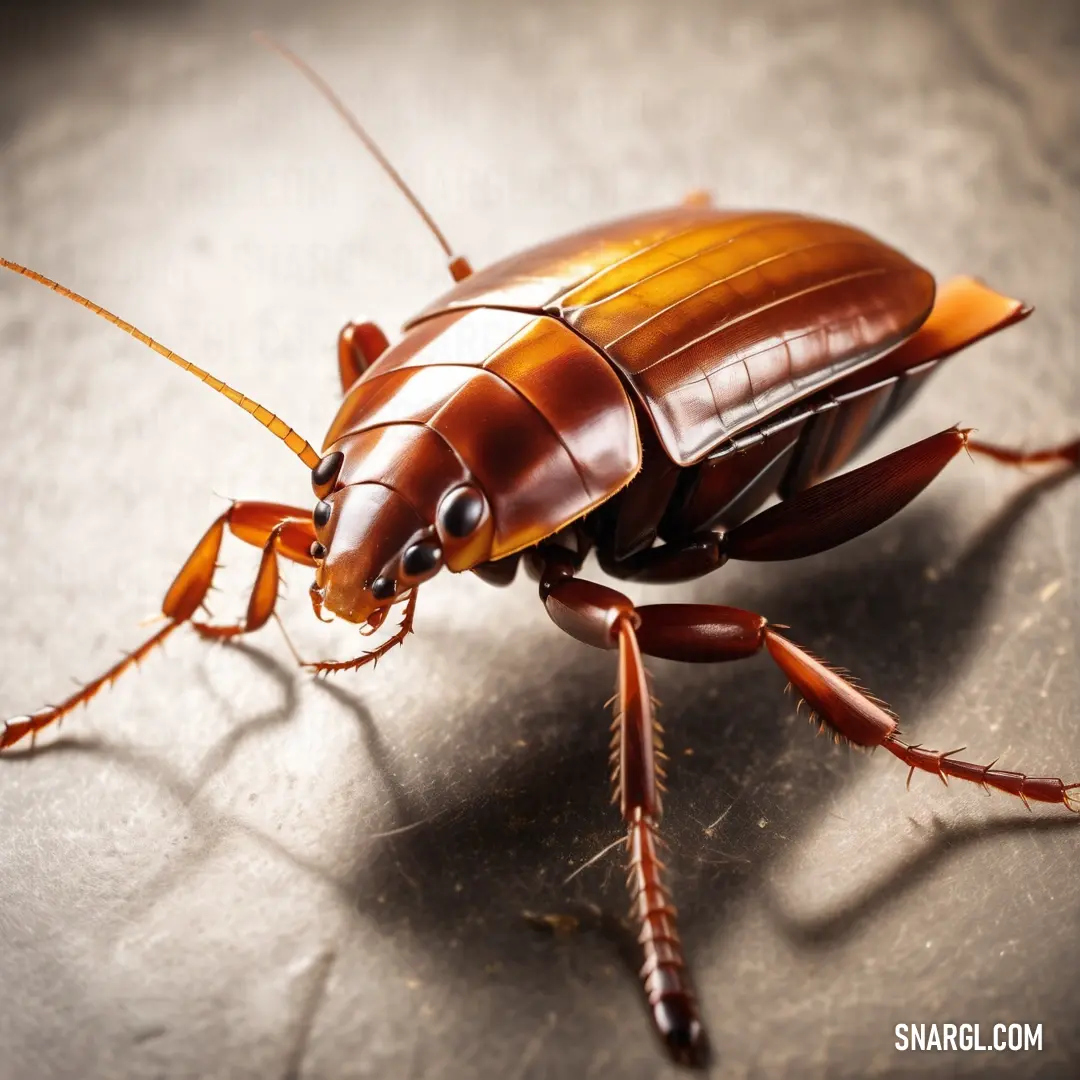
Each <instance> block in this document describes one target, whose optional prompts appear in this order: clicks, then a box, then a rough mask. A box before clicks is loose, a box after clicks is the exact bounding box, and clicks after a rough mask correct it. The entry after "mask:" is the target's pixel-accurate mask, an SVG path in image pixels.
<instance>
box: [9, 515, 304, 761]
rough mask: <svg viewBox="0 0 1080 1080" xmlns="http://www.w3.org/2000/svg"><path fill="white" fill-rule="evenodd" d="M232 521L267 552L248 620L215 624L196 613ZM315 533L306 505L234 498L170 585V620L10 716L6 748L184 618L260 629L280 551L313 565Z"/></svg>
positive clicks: (273, 596)
mask: <svg viewBox="0 0 1080 1080" xmlns="http://www.w3.org/2000/svg"><path fill="white" fill-rule="evenodd" d="M226 526H228V527H229V530H230V531H231V532H232V533H233V534H234V535H235V536H238V537H239V538H240V539H241V540H243V541H244V542H245V543H248V544H254V545H256V546H259V547H262V548H263V557H262V562H261V563H260V565H259V571H258V574H257V575H256V579H255V586H254V588H253V590H252V594H251V600H250V602H249V603H248V611H247V617H246V618H245V620H244V622H243V623H241V624H237V625H235V626H210V625H208V624H206V623H199V622H194V620H193V619H192V617H193V616H194V614H195V612H196V611H198V610H199V608H201V607H202V606H203V602H204V601H205V599H206V594H207V592H208V591H209V589H210V584H211V582H212V580H213V576H214V571H215V569H216V568H217V558H218V552H219V550H220V549H221V541H222V537H223V536H224V533H225V527H226ZM314 539H315V529H314V523H313V522H312V520H311V516H310V515H309V514H308V512H307V511H305V510H301V509H298V508H296V507H292V506H282V505H280V504H277V503H261V502H238V503H233V505H232V506H230V507H229V509H228V510H226V511H225V513H224V514H222V515H221V516H220V517H219V518H218V519H217V520H216V521H215V522H214V523H213V525H211V526H210V528H209V529H207V531H206V533H205V535H204V536H203V538H202V539H201V540H200V541H199V543H198V544H197V545H196V547H195V550H194V551H193V552H192V553H191V554H190V555H189V556H188V559H187V562H185V563H184V565H183V567H182V568H181V570H180V573H179V574H177V575H176V578H175V580H174V581H173V583H172V585H170V586H169V591H168V592H167V593H166V594H165V600H164V601H163V603H162V605H161V613H162V615H164V617H165V618H166V619H168V622H167V623H166V624H165V626H163V627H162V628H161V629H160V630H159V631H158V632H157V633H156V634H154V635H153V636H152V637H150V638H148V639H147V640H146V641H144V642H143V643H142V644H141V645H140V646H139V647H138V648H137V649H135V650H134V651H133V652H130V653H128V654H127V655H126V656H124V658H123V659H122V660H120V662H119V663H117V664H114V665H113V666H112V667H111V668H109V670H108V671H106V672H105V673H104V674H103V675H99V676H98V677H97V678H96V679H92V680H91V681H90V682H88V683H86V684H85V685H84V686H82V687H81V688H80V689H79V690H78V691H76V693H74V694H72V695H71V697H69V698H67V700H65V701H63V702H61V703H60V704H59V705H51V706H49V707H48V708H45V709H42V710H40V711H38V712H36V713H34V714H33V715H32V716H26V717H18V718H16V719H14V720H10V721H7V722H5V724H4V728H3V731H2V732H0V750H3V749H5V748H6V747H8V746H12V745H13V744H14V743H17V742H18V741H19V740H20V739H22V738H24V737H25V736H27V735H29V736H31V738H34V737H35V736H36V735H37V732H39V731H40V730H41V729H42V728H44V727H47V726H48V725H49V724H52V723H54V722H59V721H61V720H62V719H63V718H64V717H65V716H66V715H67V714H68V713H70V712H71V711H72V710H74V709H76V708H77V707H78V706H79V705H83V704H85V703H86V702H88V701H89V700H90V699H91V698H93V697H94V696H95V695H96V694H97V693H98V692H99V691H100V690H102V689H103V688H104V687H106V686H111V685H112V684H113V683H114V682H116V680H117V679H118V678H120V676H121V675H123V674H124V672H125V671H127V670H128V669H129V668H132V667H134V666H136V665H137V664H138V663H139V662H140V661H141V660H142V659H143V657H145V656H146V655H147V654H148V653H150V652H152V651H153V650H154V649H155V648H156V647H157V646H158V645H160V644H161V643H162V642H163V641H164V640H165V639H166V638H167V637H168V636H169V635H170V634H171V633H172V632H173V631H174V630H175V629H176V628H177V627H178V626H180V625H181V624H182V623H185V622H189V621H191V622H192V625H194V626H195V628H196V629H197V630H198V631H199V633H201V634H203V635H204V636H207V637H232V636H234V635H236V634H243V633H250V632H252V631H254V630H258V629H259V627H261V626H263V625H264V624H265V622H266V620H267V619H269V618H270V615H271V613H272V612H273V610H274V603H275V602H276V600H277V588H278V569H277V555H278V554H279V553H280V554H281V555H284V556H285V557H286V558H287V559H291V560H292V561H293V562H299V563H303V564H304V565H306V566H313V565H314V561H313V560H312V558H311V555H310V553H309V551H308V549H309V548H310V546H311V544H312V542H313V541H314Z"/></svg>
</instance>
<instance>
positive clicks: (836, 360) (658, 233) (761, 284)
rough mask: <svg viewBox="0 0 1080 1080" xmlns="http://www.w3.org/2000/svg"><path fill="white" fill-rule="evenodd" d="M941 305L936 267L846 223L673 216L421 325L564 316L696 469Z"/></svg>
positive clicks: (505, 266)
mask: <svg viewBox="0 0 1080 1080" xmlns="http://www.w3.org/2000/svg"><path fill="white" fill-rule="evenodd" d="M933 300H934V280H933V278H932V277H931V276H930V274H929V273H927V272H926V271H925V270H923V269H922V268H921V267H919V266H918V265H916V264H915V263H913V262H912V261H911V260H910V259H908V258H907V257H906V256H904V255H902V254H901V253H900V252H898V251H896V250H894V249H893V248H890V247H888V246H886V245H885V244H882V243H881V242H880V241H878V240H875V239H874V238H873V237H871V236H869V235H868V234H866V233H864V232H861V231H860V230H858V229H854V228H852V227H850V226H847V225H842V224H838V223H836V222H831V221H825V220H822V219H818V218H809V217H804V216H802V215H798V214H791V213H783V212H744V211H720V210H715V209H712V208H696V207H695V208H691V207H679V208H676V209H673V210H667V211H660V212H657V213H652V214H645V215H640V216H638V217H634V218H627V219H624V220H622V221H618V222H614V223H612V224H610V225H606V226H601V227H599V228H595V229H590V230H588V231H586V232H582V233H578V234H575V235H573V236H569V237H564V238H562V239H560V240H556V241H553V242H551V243H549V244H544V245H542V246H540V247H537V248H533V249H531V250H529V251H526V252H523V253H521V254H519V255H515V256H513V257H511V258H509V259H505V260H503V261H502V262H499V263H496V264H495V265H493V266H491V267H488V268H487V269H485V270H482V271H480V272H478V273H476V274H474V275H472V276H471V277H469V278H466V279H465V280H464V281H463V282H461V283H459V284H458V285H457V286H456V287H455V288H454V289H453V290H451V292H449V293H447V294H446V295H445V296H443V297H442V298H440V299H439V300H437V301H436V302H435V303H434V304H433V305H431V306H430V307H429V308H428V309H426V310H425V311H424V312H422V313H421V314H420V315H419V316H418V317H417V319H415V320H413V323H414V324H415V323H417V322H420V321H422V320H424V319H427V318H430V317H431V316H432V315H434V314H436V313H438V312H440V311H446V310H451V309H460V308H471V307H504V308H511V309H516V310H522V311H536V312H540V311H543V312H546V313H548V314H552V315H558V316H559V317H561V318H562V319H563V320H565V321H566V322H567V323H568V324H569V325H570V326H571V327H572V328H573V329H574V330H575V331H576V332H577V333H578V334H580V335H581V337H583V338H585V339H586V340H587V341H589V342H590V343H592V344H594V345H595V346H596V347H597V348H598V349H601V350H603V351H604V352H605V353H606V355H607V356H608V358H609V359H610V360H611V361H612V363H614V364H615V366H616V367H617V368H618V369H619V370H620V371H621V372H622V374H623V375H624V376H625V377H626V379H627V381H628V382H629V384H630V385H631V386H632V387H633V388H634V390H635V391H636V392H637V395H638V397H639V398H640V400H641V402H642V404H643V405H644V406H645V409H646V411H647V412H648V414H649V416H650V418H651V420H652V422H653V425H654V426H655V428H656V431H657V433H658V434H659V436H660V439H661V442H662V443H663V445H664V448H665V450H666V451H667V452H668V454H670V456H671V457H672V459H673V460H674V461H675V462H676V463H678V464H680V465H689V464H692V463H694V462H695V461H698V460H700V459H701V458H702V457H703V456H705V455H706V454H708V453H709V452H710V451H711V450H712V449H714V448H715V447H716V446H717V445H718V444H719V443H721V442H722V441H723V440H725V439H727V438H730V437H731V436H732V435H735V434H737V433H739V432H740V431H743V430H745V429H746V428H748V427H751V426H753V425H754V424H756V423H757V422H759V421H760V420H762V419H763V418H765V417H767V416H770V415H772V414H773V413H775V412H777V411H778V410H779V409H781V408H784V407H785V406H787V405H790V404H792V403H793V402H795V401H798V400H799V399H800V398H803V397H805V396H807V395H808V394H811V393H813V392H814V391H816V390H818V389H819V388H821V387H823V386H826V385H828V384H829V383H831V382H834V381H835V380H837V379H839V378H840V377H842V376H844V375H846V374H848V373H849V372H851V371H853V370H855V369H856V368H859V367H861V366H862V365H864V364H867V363H869V362H870V361H872V360H874V359H876V358H877V357H880V356H881V355H883V354H884V353H886V352H888V351H889V350H890V349H892V348H894V347H896V346H897V345H899V344H900V343H901V342H902V341H904V340H905V339H906V338H908V337H910V336H911V334H913V333H914V332H915V330H917V329H918V327H919V326H920V325H921V323H922V322H923V320H924V319H925V318H926V316H927V315H928V314H929V311H930V308H931V307H932V305H933ZM552 359H553V362H554V359H555V358H554V357H553V358H552Z"/></svg>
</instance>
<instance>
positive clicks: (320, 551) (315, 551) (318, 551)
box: [310, 540, 326, 562]
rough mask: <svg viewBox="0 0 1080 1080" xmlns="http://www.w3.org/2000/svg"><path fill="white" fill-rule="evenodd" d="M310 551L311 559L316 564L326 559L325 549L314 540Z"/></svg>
mask: <svg viewBox="0 0 1080 1080" xmlns="http://www.w3.org/2000/svg"><path fill="white" fill-rule="evenodd" d="M310 550H311V557H312V558H313V559H315V560H316V562H321V561H322V560H323V559H325V558H326V548H324V547H323V546H322V544H320V543H319V541H318V540H316V541H315V543H314V544H312V545H311V548H310Z"/></svg>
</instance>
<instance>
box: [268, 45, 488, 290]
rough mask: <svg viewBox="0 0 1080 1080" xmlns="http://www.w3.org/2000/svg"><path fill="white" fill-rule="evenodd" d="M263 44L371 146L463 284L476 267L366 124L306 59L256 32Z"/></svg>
mask: <svg viewBox="0 0 1080 1080" xmlns="http://www.w3.org/2000/svg"><path fill="white" fill-rule="evenodd" d="M251 36H252V37H253V38H254V39H255V40H256V41H257V42H258V43H259V44H260V45H263V46H265V47H266V48H267V49H270V50H272V51H273V52H276V53H277V54H278V55H279V56H281V57H282V58H283V59H285V60H286V61H287V62H288V63H290V64H292V66H293V67H294V68H296V70H297V71H299V72H300V74H301V75H303V76H304V78H305V79H307V80H308V82H310V83H311V85H312V86H314V87H315V89H316V90H318V91H319V93H320V94H322V96H323V97H324V98H325V99H326V100H327V101H328V102H329V103H330V105H331V107H332V108H333V109H334V111H335V112H336V113H337V114H338V116H340V117H341V119H342V120H344V121H345V123H346V124H348V125H349V127H350V129H351V130H352V132H353V134H355V135H356V136H357V138H359V139H360V141H361V142H362V143H363V144H364V146H366V147H367V149H368V152H369V153H370V154H371V156H372V157H373V158H374V159H375V160H376V161H377V162H378V163H379V164H380V165H381V166H382V167H383V170H384V171H385V172H386V174H387V176H389V177H390V179H391V180H392V181H393V183H394V185H395V186H396V187H397V189H398V191H400V192H401V194H402V195H404V196H405V198H406V199H408V200H409V202H410V203H412V205H413V209H414V210H415V211H416V212H417V213H418V214H419V215H420V216H421V217H422V218H423V219H424V224H425V225H427V227H428V228H429V229H430V230H431V232H432V235H434V237H435V239H436V240H437V241H438V242H439V246H440V247H441V248H442V249H443V251H444V252H445V253H446V258H447V261H448V262H449V264H450V265H449V269H450V274H451V275H452V277H453V279H454V280H455V281H461V280H462V279H463V278H467V277H468V276H469V275H470V274H471V273H472V267H471V266H469V263H468V260H467V259H465V258H464V256H461V255H458V256H455V255H454V252H453V251H452V250H451V247H450V244H449V243H448V242H447V239H446V237H445V236H444V235H443V231H442V229H440V228H439V226H438V225H436V224H435V219H434V218H433V217H432V216H431V215H430V214H429V213H428V212H427V210H425V209H424V204H423V203H421V202H420V200H419V199H418V198H417V197H416V195H415V194H414V192H413V190H412V188H410V187H409V185H408V184H406V183H405V181H404V180H403V179H402V177H401V173H399V172H398V171H397V169H395V168H394V166H393V165H391V164H390V162H389V160H388V159H387V157H386V155H385V154H384V153H383V152H382V150H380V149H379V146H378V144H377V143H376V142H375V140H374V139H373V138H372V137H371V136H370V135H369V134H368V133H367V132H366V131H365V130H364V128H363V125H362V124H361V123H360V121H359V120H357V118H356V117H355V116H354V115H353V114H352V113H351V112H350V111H349V110H348V109H347V108H346V107H345V104H344V102H342V100H341V98H339V97H338V96H337V94H335V93H334V91H333V90H331V89H330V86H329V84H328V83H327V82H326V80H325V79H324V78H323V77H322V76H321V75H319V74H318V72H316V71H315V70H314V69H313V68H312V67H310V66H309V65H308V64H307V63H306V62H305V61H304V60H301V59H300V57H299V56H297V55H296V53H294V52H293V51H292V49H290V48H288V47H287V46H285V45H282V44H281V42H280V41H276V40H275V39H274V38H272V37H271V36H270V35H269V34H267V33H264V32H263V31H262V30H256V31H255V33H253V34H252V35H251Z"/></svg>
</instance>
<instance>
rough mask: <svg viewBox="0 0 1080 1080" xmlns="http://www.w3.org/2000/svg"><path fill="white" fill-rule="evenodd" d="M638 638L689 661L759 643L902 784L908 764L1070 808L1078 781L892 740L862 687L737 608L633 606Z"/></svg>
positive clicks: (816, 710)
mask: <svg viewBox="0 0 1080 1080" xmlns="http://www.w3.org/2000/svg"><path fill="white" fill-rule="evenodd" d="M637 613H638V615H639V617H640V619H641V626H640V627H639V629H638V638H639V641H640V643H641V647H642V649H643V651H644V652H645V653H647V654H649V655H652V656H661V657H666V658H668V659H672V660H685V661H689V662H691V663H709V662H715V661H720V660H738V659H741V658H742V657H744V656H749V655H751V654H753V653H754V652H757V651H759V650H760V649H762V648H764V649H766V650H767V651H768V653H769V655H770V656H771V657H772V659H773V661H774V662H775V663H776V665H777V666H778V667H779V668H780V669H781V670H782V671H783V672H784V674H785V675H786V676H787V677H788V679H790V680H791V683H792V685H793V686H794V687H795V688H796V689H797V690H798V692H799V694H800V695H801V696H802V699H803V700H804V701H806V703H807V704H808V705H809V707H810V710H811V716H813V715H814V714H816V715H817V716H819V717H820V718H821V722H822V725H823V726H827V727H829V728H831V729H832V731H833V735H834V736H835V738H836V740H837V741H840V740H844V741H846V742H850V743H853V744H854V745H855V746H862V747H875V746H884V747H885V749H886V750H888V751H889V753H891V754H893V755H895V756H896V757H898V758H899V759H900V760H901V761H902V762H904V764H905V765H907V766H908V769H909V771H908V781H909V782H910V780H911V776H912V774H913V773H914V772H915V770H916V769H922V770H923V771H925V772H929V773H934V774H936V775H937V776H940V777H941V779H942V781H943V782H945V783H947V782H948V777H950V776H953V777H956V778H957V779H960V780H971V781H973V782H974V783H977V784H981V785H982V786H983V787H984V788H992V787H993V788H997V789H998V790H999V791H1005V792H1007V793H1008V794H1010V795H1016V796H1018V797H1019V798H1020V799H1022V800H1023V801H1024V804H1025V805H1027V804H1028V802H1029V800H1031V801H1035V802H1048V803H1061V804H1062V805H1063V806H1065V807H1066V808H1068V809H1070V810H1073V809H1076V807H1074V806H1073V805H1072V803H1073V801H1074V800H1073V798H1072V797H1071V796H1070V795H1069V791H1071V790H1072V789H1074V788H1080V783H1077V784H1064V783H1063V782H1062V781H1061V780H1059V779H1058V778H1056V777H1044V776H1027V775H1025V774H1024V773H1019V772H1006V771H1004V770H1002V769H995V768H994V767H993V764H994V763H993V762H991V763H990V764H989V765H973V764H971V763H970V762H966V761H958V760H956V759H955V758H954V757H953V756H952V755H953V754H956V753H959V750H948V751H944V752H942V751H939V750H926V749H923V748H922V747H921V746H912V745H911V744H909V743H906V742H904V741H903V740H902V739H901V738H900V728H899V724H898V722H897V720H896V717H894V716H893V715H892V714H891V713H890V712H889V711H888V709H887V708H886V707H885V706H883V705H882V704H881V703H880V702H878V701H876V700H875V699H874V698H873V697H871V696H870V695H869V694H867V693H866V692H865V691H863V690H862V689H861V688H860V687H859V686H858V685H857V684H856V683H855V681H854V680H853V679H851V678H849V677H845V676H843V675H841V674H839V673H838V672H837V671H834V670H833V669H832V668H831V667H829V666H828V665H827V664H825V663H822V661H820V660H817V659H815V658H814V657H813V656H811V655H810V654H809V653H807V652H806V651H805V650H803V649H801V648H799V646H798V645H796V644H794V642H791V641H789V640H788V639H787V638H785V637H783V636H782V635H781V634H780V633H779V632H778V631H777V630H776V629H774V628H773V627H772V626H770V625H769V624H768V622H767V621H766V620H765V618H764V617H762V616H760V615H755V614H753V613H752V612H748V611H740V610H739V609H737V608H723V607H713V606H709V605H698V604H656V605H651V606H648V607H640V608H638V609H637ZM960 749H963V747H961V748H960Z"/></svg>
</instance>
